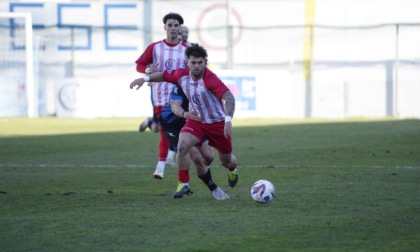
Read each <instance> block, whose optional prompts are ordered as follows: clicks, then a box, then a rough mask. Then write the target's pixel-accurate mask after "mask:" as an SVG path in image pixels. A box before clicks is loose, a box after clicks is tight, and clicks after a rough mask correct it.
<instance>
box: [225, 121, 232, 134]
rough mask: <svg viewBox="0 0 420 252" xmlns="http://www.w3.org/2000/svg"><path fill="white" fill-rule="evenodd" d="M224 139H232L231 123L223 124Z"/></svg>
mask: <svg viewBox="0 0 420 252" xmlns="http://www.w3.org/2000/svg"><path fill="white" fill-rule="evenodd" d="M225 137H226V138H231V137H232V122H225Z"/></svg>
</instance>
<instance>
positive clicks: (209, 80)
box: [204, 69, 229, 100]
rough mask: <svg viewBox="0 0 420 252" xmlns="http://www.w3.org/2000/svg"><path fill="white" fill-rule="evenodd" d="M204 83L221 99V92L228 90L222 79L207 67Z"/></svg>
mask: <svg viewBox="0 0 420 252" xmlns="http://www.w3.org/2000/svg"><path fill="white" fill-rule="evenodd" d="M204 83H205V85H206V88H207V89H208V90H210V91H212V92H213V93H214V94H215V95H216V96H217V97H219V99H220V100H221V99H222V97H223V94H224V93H225V92H226V91H227V90H229V88H228V87H227V86H226V85H225V84H224V83H223V81H222V80H220V78H219V77H217V76H216V75H215V74H214V73H213V72H211V71H210V70H209V69H206V73H205V78H204Z"/></svg>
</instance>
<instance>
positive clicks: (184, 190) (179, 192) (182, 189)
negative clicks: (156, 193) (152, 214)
mask: <svg viewBox="0 0 420 252" xmlns="http://www.w3.org/2000/svg"><path fill="white" fill-rule="evenodd" d="M192 193H193V192H192V191H191V189H190V186H188V185H184V184H183V183H181V182H178V187H177V188H176V191H175V192H174V194H173V196H174V199H179V198H182V196H184V194H186V195H190V194H192Z"/></svg>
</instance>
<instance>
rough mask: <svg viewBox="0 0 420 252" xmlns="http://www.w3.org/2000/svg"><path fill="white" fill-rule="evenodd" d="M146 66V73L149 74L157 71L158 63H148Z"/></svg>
mask: <svg viewBox="0 0 420 252" xmlns="http://www.w3.org/2000/svg"><path fill="white" fill-rule="evenodd" d="M147 68H149V71H147V75H151V74H153V73H156V72H159V63H157V64H150V65H149V66H148V67H147Z"/></svg>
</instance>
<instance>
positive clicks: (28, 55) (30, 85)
mask: <svg viewBox="0 0 420 252" xmlns="http://www.w3.org/2000/svg"><path fill="white" fill-rule="evenodd" d="M11 19H15V20H17V21H19V25H18V26H16V27H19V26H21V24H22V25H24V31H22V32H21V33H24V34H23V36H22V38H19V39H24V43H23V44H24V47H21V48H19V49H18V50H20V51H22V50H23V51H24V58H23V59H18V60H17V61H18V62H17V63H8V62H7V61H8V60H9V59H10V58H13V56H10V55H12V54H13V52H14V51H15V50H16V48H13V46H12V43H14V42H15V40H16V36H15V33H14V32H15V29H16V27H15V26H14V25H10V24H12V22H11V21H10V20H11ZM21 19H23V22H22V21H20V20H21ZM0 20H2V22H1V27H0V37H2V39H1V40H2V41H1V45H0V48H1V52H0V54H1V59H0V60H1V61H2V62H0V76H2V77H1V79H2V81H1V82H2V83H0V85H8V83H7V82H8V81H9V82H10V79H11V80H12V81H15V80H16V79H18V78H19V76H17V77H16V76H14V75H18V71H15V70H16V68H19V65H20V63H24V66H25V67H24V68H25V69H24V74H25V78H24V80H23V81H24V83H23V84H24V85H23V86H24V90H25V93H26V97H25V98H26V103H27V106H26V116H28V117H37V116H38V109H37V105H36V101H37V98H36V97H35V96H36V95H37V94H36V92H35V83H34V52H33V30H32V14H31V13H19V12H0ZM17 21H14V22H13V24H15V23H16V22H17ZM19 28H20V27H19ZM18 35H22V34H18ZM15 55H16V53H15ZM14 64H15V65H14ZM10 68H15V69H12V71H10V70H9V69H10ZM2 72H3V73H2ZM8 77H9V78H8ZM9 85H10V84H9ZM6 95H7V94H6ZM9 99H10V98H9ZM3 100H7V99H3ZM3 102H7V101H3ZM3 107H6V108H5V110H6V112H4V113H5V114H6V116H7V113H11V112H7V111H10V109H8V108H7V107H8V105H3ZM10 107H13V105H12V106H10ZM4 113H3V114H4ZM11 115H12V116H13V113H11ZM17 115H18V116H19V114H18V113H17ZM0 116H1V115H0Z"/></svg>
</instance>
